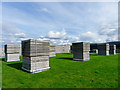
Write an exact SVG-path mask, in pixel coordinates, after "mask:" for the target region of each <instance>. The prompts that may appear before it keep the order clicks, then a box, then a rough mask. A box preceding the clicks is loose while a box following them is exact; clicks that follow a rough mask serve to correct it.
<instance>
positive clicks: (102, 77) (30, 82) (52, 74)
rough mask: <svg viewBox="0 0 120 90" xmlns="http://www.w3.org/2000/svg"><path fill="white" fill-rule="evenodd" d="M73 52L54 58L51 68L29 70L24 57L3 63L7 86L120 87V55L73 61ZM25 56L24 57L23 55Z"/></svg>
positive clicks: (3, 74)
mask: <svg viewBox="0 0 120 90" xmlns="http://www.w3.org/2000/svg"><path fill="white" fill-rule="evenodd" d="M72 58H73V56H72V55H71V54H69V53H63V54H62V53H60V54H57V56H56V57H51V58H50V67H51V68H50V70H47V71H43V72H40V73H35V74H33V73H27V72H24V71H23V70H21V66H22V60H21V61H17V62H4V61H0V62H2V70H3V72H2V87H3V88H117V87H118V54H117V55H110V56H97V54H91V55H90V60H89V61H84V62H83V61H73V60H72ZM21 59H22V57H21Z"/></svg>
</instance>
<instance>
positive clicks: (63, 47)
mask: <svg viewBox="0 0 120 90" xmlns="http://www.w3.org/2000/svg"><path fill="white" fill-rule="evenodd" d="M69 52H70V45H69V44H66V45H56V53H69Z"/></svg>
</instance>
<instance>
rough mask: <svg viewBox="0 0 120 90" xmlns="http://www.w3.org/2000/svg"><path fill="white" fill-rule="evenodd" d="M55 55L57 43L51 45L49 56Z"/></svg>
mask: <svg viewBox="0 0 120 90" xmlns="http://www.w3.org/2000/svg"><path fill="white" fill-rule="evenodd" d="M55 56H56V52H55V45H50V53H49V57H55Z"/></svg>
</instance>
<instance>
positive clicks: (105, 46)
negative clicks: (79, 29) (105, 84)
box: [98, 43, 109, 56]
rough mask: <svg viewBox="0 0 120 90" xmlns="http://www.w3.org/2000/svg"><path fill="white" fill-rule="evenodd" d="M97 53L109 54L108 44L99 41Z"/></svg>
mask: <svg viewBox="0 0 120 90" xmlns="http://www.w3.org/2000/svg"><path fill="white" fill-rule="evenodd" d="M98 55H105V56H108V55H109V44H108V43H100V44H98Z"/></svg>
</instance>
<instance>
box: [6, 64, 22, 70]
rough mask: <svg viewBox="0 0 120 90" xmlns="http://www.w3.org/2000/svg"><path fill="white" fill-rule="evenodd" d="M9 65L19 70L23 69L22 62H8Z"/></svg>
mask: <svg viewBox="0 0 120 90" xmlns="http://www.w3.org/2000/svg"><path fill="white" fill-rule="evenodd" d="M7 65H8V66H10V67H12V68H15V69H18V70H22V69H21V68H22V63H14V64H7Z"/></svg>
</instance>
